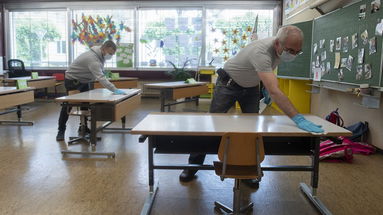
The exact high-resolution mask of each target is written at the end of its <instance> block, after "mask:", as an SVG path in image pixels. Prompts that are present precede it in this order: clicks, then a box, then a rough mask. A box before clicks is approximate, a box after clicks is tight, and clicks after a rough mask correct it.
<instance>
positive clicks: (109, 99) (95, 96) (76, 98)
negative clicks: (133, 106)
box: [56, 88, 141, 103]
mask: <svg viewBox="0 0 383 215" xmlns="http://www.w3.org/2000/svg"><path fill="white" fill-rule="evenodd" d="M120 90H123V91H124V92H125V93H126V95H116V94H114V93H112V92H111V91H109V90H107V89H104V88H100V89H94V90H90V91H86V92H82V93H77V94H74V95H69V96H63V97H59V98H56V101H59V102H90V103H96V102H101V103H117V102H119V101H121V100H124V99H126V98H129V97H131V96H134V95H136V94H138V93H140V92H141V89H120Z"/></svg>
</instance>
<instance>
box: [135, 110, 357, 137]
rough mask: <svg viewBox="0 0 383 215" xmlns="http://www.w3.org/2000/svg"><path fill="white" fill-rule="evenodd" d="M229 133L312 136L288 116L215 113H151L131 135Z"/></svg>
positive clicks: (331, 127)
mask: <svg viewBox="0 0 383 215" xmlns="http://www.w3.org/2000/svg"><path fill="white" fill-rule="evenodd" d="M305 117H306V119H308V120H310V121H312V122H314V123H316V124H319V125H322V126H323V129H324V130H325V132H326V133H327V134H321V135H320V136H350V135H351V134H352V133H351V132H350V131H348V130H346V129H344V128H342V127H339V126H337V125H335V124H332V123H330V122H328V121H326V120H324V119H321V118H319V117H317V116H313V115H305ZM226 132H243V133H245V132H248V133H258V134H261V135H264V136H312V135H313V134H311V133H309V132H306V131H303V130H301V129H299V128H298V127H297V126H296V125H295V123H294V122H293V121H292V120H291V119H290V118H288V117H287V116H285V115H275V116H272V115H257V114H240V115H232V114H212V113H151V114H148V115H147V116H146V117H145V118H144V119H143V120H142V121H141V122H140V123H139V124H138V125H136V126H135V127H134V128H133V129H132V132H131V133H132V134H144V135H192V136H193V135H200V136H222V135H223V134H224V133H226Z"/></svg>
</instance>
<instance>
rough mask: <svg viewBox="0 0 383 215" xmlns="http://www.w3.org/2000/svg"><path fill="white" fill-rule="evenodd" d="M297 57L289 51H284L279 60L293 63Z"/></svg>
mask: <svg viewBox="0 0 383 215" xmlns="http://www.w3.org/2000/svg"><path fill="white" fill-rule="evenodd" d="M295 57H296V55H293V54H291V53H289V52H288V51H285V50H283V51H282V54H281V55H280V56H279V58H280V59H281V60H282V61H284V62H291V61H293V60H294V59H295Z"/></svg>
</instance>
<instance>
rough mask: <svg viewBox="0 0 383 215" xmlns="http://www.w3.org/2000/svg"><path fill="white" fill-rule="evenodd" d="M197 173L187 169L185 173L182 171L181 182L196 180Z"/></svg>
mask: <svg viewBox="0 0 383 215" xmlns="http://www.w3.org/2000/svg"><path fill="white" fill-rule="evenodd" d="M196 172H197V171H195V170H187V169H185V170H184V171H182V173H181V175H180V181H181V182H189V181H192V180H193V179H194V178H195V173H196Z"/></svg>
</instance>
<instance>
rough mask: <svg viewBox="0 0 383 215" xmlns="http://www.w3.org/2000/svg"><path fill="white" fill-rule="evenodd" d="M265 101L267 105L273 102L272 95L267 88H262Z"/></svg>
mask: <svg viewBox="0 0 383 215" xmlns="http://www.w3.org/2000/svg"><path fill="white" fill-rule="evenodd" d="M262 95H263V102H264V103H265V104H267V105H270V104H271V97H270V94H269V92H268V91H267V90H266V88H262Z"/></svg>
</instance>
